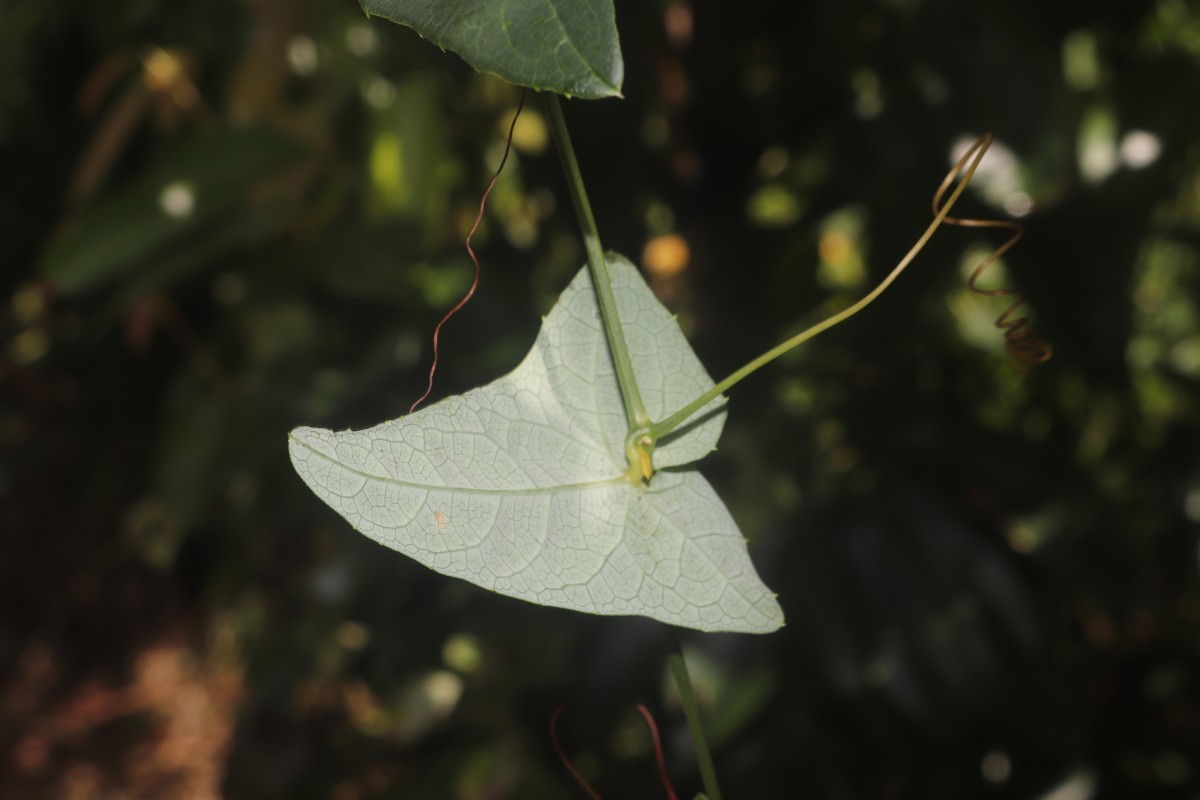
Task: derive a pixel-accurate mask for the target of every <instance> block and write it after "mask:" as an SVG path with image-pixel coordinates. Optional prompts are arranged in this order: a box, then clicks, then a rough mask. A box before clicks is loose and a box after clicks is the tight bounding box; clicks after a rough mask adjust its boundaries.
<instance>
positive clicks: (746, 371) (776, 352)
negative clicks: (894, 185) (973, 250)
mask: <svg viewBox="0 0 1200 800" xmlns="http://www.w3.org/2000/svg"><path fill="white" fill-rule="evenodd" d="M991 143H992V135H991V134H990V133H989V134H985V135H984V136H982V137H980V138H979V140H978V141H976V142H975V143H974V144H973V145H971V148H970V149H969V150H967V152H966V153H964V154H963V156H962V158H960V159H959V160H958V162H957V163H956V164H955V165H954V166H953V167H952V168H951V170H950V172H949V174H948V175H947V176H946V179H945V181H943V187H944V186H946V185H948V184H949V182H951V181H953V179H954V178H955V177H957V176H958V175H959V174H960V173H961V174H962V176H963V177H962V180H960V181H959V182H958V185H957V186H955V188H954V191H953V192H951V193H950V196H949V197H948V198H946V202H945V204H944V205H943V206H942V207H941V209H940V210H939V211H938V213H937V216H935V217H934V218H933V222H931V223H930V224H929V227H928V228H926V229H925V233H923V234H922V235H921V238H919V239H917V242H916V244H914V245H913V246H912V248H911V249H910V250H909V251H908V253H907V254H906V255H905V256H904V258H902V259H900V262H899V263H898V264H896V266H895V268H893V269H892V271H891V272H890V273H889V274H888V276H887V277H886V278H884V279H883V280H882V281H880V283H879V285H878V286H876V287H875V288H874V289H872V290H871V292H870V293H869V294H867V295H866V296H865V297H863V298H862V299H861V300H859V301H858V302H857V303H855V304H854V305H852V306H850V307H849V308H846V309H844V310H842V311H839V312H838V313H836V314H834V315H833V316H832V317H829V318H828V319H825V320H823V321H821V322H818V323H817V324H816V325H813V326H812V327H811V328H808V329H807V330H805V331H802V332H801V333H798V334H796V335H795V336H793V337H792V338H790V339H788V340H787V341H786V342H783V343H781V344H779V345H776V346H775V347H772V348H771V349H770V350H768V351H767V352H765V353H763V354H762V355H761V356H759V357H758V358H756V359H754V360H753V361H751V362H749V363H747V364H746V365H745V366H743V367H742V368H741V369H739V370H737V371H736V372H734V373H733V374H731V375H730V376H729V377H727V378H725V380H723V381H721V382H720V383H718V384H717V385H716V386H714V387H712V388H711V389H709V390H708V391H707V392H705V393H704V394H702V395H700V396H699V397H697V398H696V399H695V400H693V401H692V402H690V403H688V404H687V405H685V406H684V407H683V408H681V409H679V410H678V411H676V412H675V413H674V414H672V415H670V416H669V417H667V418H666V419H664V420H662V421H661V422H655V423H652V424H651V425H650V426H649V430H648V433H649V435H650V436H651V437H652V438H653V439H655V440H657V439H661V438H662V437H664V436H666V435H667V434H669V433H670V432H671V431H673V430H675V429H676V428H678V427H679V426H680V425H682V424H683V423H685V422H687V421H688V419H690V418H691V417H692V415H693V414H695V413H696V412H698V411H699V410H700V409H702V408H704V407H705V406H707V405H708V404H709V403H711V402H712V401H713V400H715V399H716V398H718V397H720V396H721V395H722V394H724V393H725V392H726V391H727V390H729V389H730V388H731V387H733V386H735V385H736V384H738V383H740V382H741V381H742V380H743V379H745V378H747V377H748V376H750V375H751V374H753V373H754V372H757V371H758V370H759V369H761V368H762V367H763V366H765V365H767V364H769V363H770V362H772V361H774V360H775V359H777V358H779V357H780V356H782V355H783V354H784V353H787V352H788V351H789V350H792V349H793V348H795V347H796V346H798V345H800V344H802V343H804V342H806V341H808V340H809V339H811V338H813V337H814V336H816V335H817V334H819V333H822V332H824V331H827V330H829V329H830V328H832V327H833V326H835V325H838V324H839V323H842V322H845V321H846V320H848V319H850V317H853V316H854V315H855V314H857V313H858V312H860V311H862V310H863V309H864V308H866V307H867V306H869V305H870V304H871V303H873V302H875V299H876V298H877V297H879V295H881V294H883V292H884V290H886V289H887V288H888V287H889V286H891V285H892V283H893V282H894V281H895V280H896V278H898V277H900V273H901V272H903V271H904V270H905V268H907V267H908V265H909V264H911V263H912V261H913V259H914V258H916V257H917V254H918V253H920V252H921V250H923V249H924V248H925V245H926V244H928V243H929V240H930V239H931V238H932V237H933V234H934V232H935V231H937V229H938V228H939V227H941V225H942V223H943V222H945V221H946V218H947V216H948V215H949V213H950V209H952V208H953V207H954V204H955V203H957V202H958V198H959V197H960V196H962V193H963V191H965V190H966V188H967V184H969V183H970V182H971V178H972V177H974V175H975V170H976V169H978V167H979V162H980V161H982V160H983V156H984V154H985V153H987V149H988V147H989V146H991ZM964 170H965V171H964ZM941 191H942V190H941V189H939V194H940V192H941Z"/></svg>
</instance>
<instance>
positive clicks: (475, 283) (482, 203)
mask: <svg viewBox="0 0 1200 800" xmlns="http://www.w3.org/2000/svg"><path fill="white" fill-rule="evenodd" d="M523 108H525V90H524V89H522V90H521V100H520V102H518V103H517V113H515V114H513V118H512V124H511V125H509V126H508V139H507V141H506V142H505V143H504V157H503V158H501V159H500V166H498V167H496V174H494V175H492V179H491V180H490V181H489V182H488V185H487V188H486V189H484V190H483V197H482V198H480V200H479V213H478V214H477V215H476V216H475V224H474V225H472V226H471V230H470V231H468V232H467V239H466V242H465V244H466V246H467V255H469V256H470V257H471V263H472V264H474V265H475V278H474V280H472V281H471V288H470V289H468V290H467V293H466V294H465V295H463V297H462V299H461V300H459V301H458V303H457V304H455V306H454V308H452V309H450V310H449V311H447V312H446V316H444V317H442V320H441V322H439V323H438V324H437V327H436V328H434V329H433V364H432V365H431V366H430V367H429V384H428V385H427V386H426V387H425V394H423V395H421V396H420V397H418V398H417V400H416V402H415V403H413V404H412V407H411V408H410V409H408V413H410V414H411V413H413V412H414V411H416V410H417V406H419V405H421V403H423V402H425V398H427V397H429V394H430V392H432V391H433V376H434V373H436V372H437V368H438V337H439V336H440V335H441V333H442V326H443V325H445V324H446V322H447V321H448V320H449V319H450V318H451V317H453V316H454V315H455V314H457V313H458V312H459V310H460V309H462V307H463V306H465V305H466V304H467V302H468V301H470V299H471V298H472V297H474V296H475V290H476V289H477V288H478V287H479V259H478V258H477V257H476V256H475V250H474V249H472V247H471V237H472V236H474V235H475V231H477V230H479V225H480V223H481V222H483V212H484V209H485V208H487V200H488V195H490V194H491V193H492V188H493V187H494V186H495V185H496V181H498V180H499V179H500V173H501V172H503V171H504V165H505V164H507V163H508V154H509V153H510V152H511V151H512V143H513V132H514V131H515V130H516V129H517V120H518V119H520V117H521V109H523Z"/></svg>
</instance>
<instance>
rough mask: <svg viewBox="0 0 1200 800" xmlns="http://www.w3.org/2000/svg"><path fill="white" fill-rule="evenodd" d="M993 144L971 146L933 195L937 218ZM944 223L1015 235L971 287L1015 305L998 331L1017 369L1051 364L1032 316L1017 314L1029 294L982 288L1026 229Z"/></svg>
mask: <svg viewBox="0 0 1200 800" xmlns="http://www.w3.org/2000/svg"><path fill="white" fill-rule="evenodd" d="M991 143H992V135H991V134H990V133H987V134H984V135H983V136H982V137H980V138H979V139H978V140H977V141H976V142H975V143H974V144H973V145H971V148H970V149H969V150H967V152H966V153H965V154H964V155H963V157H962V158H960V159H959V160H958V163H957V164H955V165H954V168H953V169H952V170H951V171H950V173H949V174H948V175H947V176H946V177H945V179H943V180H942V183H941V185H940V186H938V189H937V191H936V192H935V193H934V195H933V214H934V216H937V215H938V214H939V213H941V210H942V198H943V197H944V196H945V194H946V191H947V190H948V189H949V188H950V187H951V185H952V184H953V183H954V179H955V178H956V177H958V174H959V173H960V172H961V171H962V169H963V167H964V166H965V165H966V163H967V161H969V160H970V158H971V156H972V155H973V154H975V153H976V152H977V151H979V150H980V149H981V148H982V149H984V150H986V149H987V148H988V147H989V146H990V145H991ZM944 221H945V223H946V224H947V225H957V226H959V227H960V228H989V229H995V230H1005V231H1011V232H1012V235H1011V236H1010V237H1009V238H1008V240H1007V241H1005V242H1004V243H1003V244H1002V245H1000V246H999V247H997V248H996V249H995V250H993V251H992V252H991V253H990V254H988V256H987V257H986V258H984V259H983V260H982V261H980V262H979V264H978V265H977V266H976V267H975V269H974V270H973V271H972V272H971V276H970V277H969V278H967V288H968V289H970V290H971V291H973V292H975V293H976V294H981V295H984V296H985V297H1011V298H1012V302H1011V303H1009V305H1008V307H1007V308H1006V309H1004V312H1003V313H1002V314H1000V316H999V317H997V318H996V323H995V324H996V327H997V328H999V329H1000V330H1002V331H1004V350H1005V352H1006V353H1007V354H1008V358H1009V361H1010V362H1011V363H1012V365H1013V366H1014V367H1015V368H1016V369H1018V370H1020V371H1022V372H1026V371H1028V370H1030V369H1032V368H1033V367H1034V366H1035V365H1037V364H1043V363H1045V362H1047V361H1049V360H1050V358H1051V357H1052V356H1053V355H1054V348H1053V347H1052V346H1051V345H1050V343H1049V342H1047V341H1046V340H1045V339H1043V338H1042V337H1041V336H1040V335H1039V334H1038V333H1037V332H1036V331H1034V330H1033V328H1032V327H1031V320H1030V318H1029V316H1028V314H1026V315H1024V316H1020V317H1018V316H1017V312H1018V311H1019V310H1020V309H1021V307H1022V306H1023V305H1024V304H1025V293H1024V292H1022V291H1020V290H1018V289H985V288H983V287H981V286H979V279H980V277H981V276H982V275H983V273H984V272H986V271H987V269H988V267H990V266H991V265H992V264H994V263H996V261H997V260H998V259H1000V258H1001V257H1003V256H1004V254H1005V253H1007V252H1008V251H1009V250H1011V249H1013V248H1014V247H1015V246H1016V245H1017V242H1019V241H1021V239H1022V238H1024V236H1025V228H1024V226H1023V225H1021V224H1020V223H1017V222H1013V221H1011V220H999V219H972V218H965V217H951V216H947V217H946V218H945V220H944Z"/></svg>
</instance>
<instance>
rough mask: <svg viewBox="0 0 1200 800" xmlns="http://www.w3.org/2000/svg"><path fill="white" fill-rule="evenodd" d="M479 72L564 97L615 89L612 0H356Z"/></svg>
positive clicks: (617, 58) (617, 50)
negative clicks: (457, 55)
mask: <svg viewBox="0 0 1200 800" xmlns="http://www.w3.org/2000/svg"><path fill="white" fill-rule="evenodd" d="M359 2H360V4H361V5H362V7H363V10H364V11H366V12H367V13H368V14H370V15H372V16H377V17H383V18H384V19H389V20H391V21H392V22H397V23H399V24H401V25H405V26H407V27H410V28H413V29H414V30H415V31H416V32H417V33H419V34H421V36H423V37H425V38H426V39H429V40H430V41H431V42H433V43H434V44H436V45H438V46H439V47H441V48H443V49H445V50H452V51H454V52H455V53H458V54H459V55H460V56H462V57H463V59H464V60H466V62H467V63H468V64H470V65H471V66H473V67H474V68H475V69H477V70H479V71H481V72H490V73H492V74H494V75H499V76H500V77H501V78H504V79H505V80H507V81H510V82H511V83H516V84H519V85H521V86H529V87H531V88H533V89H538V90H548V91H552V92H557V93H558V94H562V95H566V96H567V97H583V98H588V99H596V98H601V97H612V96H614V95H620V93H621V82H622V80H623V79H624V76H625V66H624V63H623V62H622V60H621V46H620V43H619V41H618V39H617V25H616V20H615V17H614V13H613V4H612V0H359Z"/></svg>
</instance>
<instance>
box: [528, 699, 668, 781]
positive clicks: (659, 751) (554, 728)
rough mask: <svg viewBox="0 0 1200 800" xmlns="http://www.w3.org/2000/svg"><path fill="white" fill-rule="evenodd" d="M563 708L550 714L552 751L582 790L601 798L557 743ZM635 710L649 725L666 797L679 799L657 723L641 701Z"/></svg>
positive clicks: (560, 707)
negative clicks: (668, 769) (559, 720)
mask: <svg viewBox="0 0 1200 800" xmlns="http://www.w3.org/2000/svg"><path fill="white" fill-rule="evenodd" d="M564 708H565V706H559V707H558V708H556V709H554V713H553V714H551V715H550V742H551V743H552V744H553V745H554V752H555V753H557V754H558V760H559V761H561V762H562V764H563V766H564V767H566V768H567V772H569V773H571V777H572V778H574V779H575V782H576V783H578V784H579V785H580V786H582V787H583V790H584V791H585V792H587V793H588V797H590V798H592V800H601V797H600V795H599V794H597V793H596V790H595V789H593V788H592V787H591V784H589V783H588V782H587V781H586V780H584V778H583V776H582V775H580V774H579V770H577V769H575V765H574V764H572V763H571V759H569V758H567V754H566V753H565V752H563V749H562V745H561V744H559V741H558V718H559V717H560V716H562V712H563V709H564ZM637 710H638V711H640V712H641V713H642V716H643V717H644V718H645V719H646V724H647V725H648V726H650V737H651V738H652V739H653V740H654V760H655V761H656V762H657V763H658V774H659V776H660V777H662V782H663V788H665V789H666V791H667V799H668V800H679V796H678V795H677V794H675V787H674V786H672V785H671V778H670V776H668V775H667V762H666V758H665V757H664V756H663V747H662V739H661V738H660V737H659V735H658V725H656V724H655V722H654V715H653V714H651V713H650V709H648V708H646V707H645V706H644V705H642V704H641V703H638V704H637Z"/></svg>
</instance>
